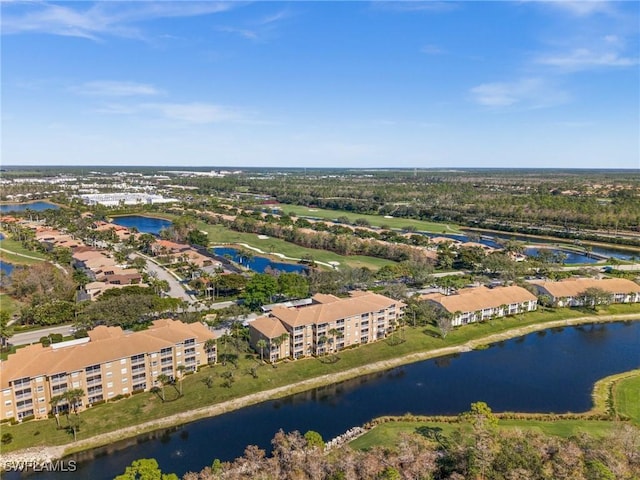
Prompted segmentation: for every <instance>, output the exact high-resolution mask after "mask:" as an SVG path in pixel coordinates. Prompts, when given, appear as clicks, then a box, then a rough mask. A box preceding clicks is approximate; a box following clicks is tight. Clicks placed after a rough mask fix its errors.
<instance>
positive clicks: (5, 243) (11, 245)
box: [0, 232, 47, 265]
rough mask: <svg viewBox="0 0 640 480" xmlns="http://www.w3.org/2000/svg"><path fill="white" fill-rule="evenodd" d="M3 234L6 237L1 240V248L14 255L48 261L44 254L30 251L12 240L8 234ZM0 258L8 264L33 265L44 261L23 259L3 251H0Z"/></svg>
mask: <svg viewBox="0 0 640 480" xmlns="http://www.w3.org/2000/svg"><path fill="white" fill-rule="evenodd" d="M1 233H2V234H3V235H4V238H3V239H2V240H0V248H4V249H7V250H9V251H10V252H13V253H21V254H23V255H28V256H30V257H37V258H41V259H42V260H46V258H47V257H46V256H45V255H44V254H43V253H40V252H33V251H31V250H28V249H26V248H24V247H23V246H22V243H20V242H18V241H16V240H12V239H10V238H9V235H8V234H7V232H1ZM0 258H1V259H2V260H3V261H5V262H7V263H13V264H25V265H31V264H33V263H37V262H40V261H42V260H35V259H32V258H26V257H22V256H20V255H12V254H11V253H7V252H3V251H0Z"/></svg>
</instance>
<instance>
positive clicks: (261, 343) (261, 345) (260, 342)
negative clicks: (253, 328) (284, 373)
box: [256, 338, 267, 362]
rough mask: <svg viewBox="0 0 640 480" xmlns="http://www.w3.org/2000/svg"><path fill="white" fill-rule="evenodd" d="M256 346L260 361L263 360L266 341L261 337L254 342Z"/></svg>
mask: <svg viewBox="0 0 640 480" xmlns="http://www.w3.org/2000/svg"><path fill="white" fill-rule="evenodd" d="M256 346H257V347H258V348H259V349H260V361H261V362H264V349H265V348H266V347H267V341H266V340H265V339H264V338H261V339H260V340H258V341H257V342H256Z"/></svg>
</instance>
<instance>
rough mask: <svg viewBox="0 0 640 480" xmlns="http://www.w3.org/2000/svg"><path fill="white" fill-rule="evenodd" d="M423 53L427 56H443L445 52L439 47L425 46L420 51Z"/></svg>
mask: <svg viewBox="0 0 640 480" xmlns="http://www.w3.org/2000/svg"><path fill="white" fill-rule="evenodd" d="M420 51H421V52H422V53H426V54H427V55H442V54H443V53H445V52H444V50H443V49H442V48H440V47H438V46H437V45H425V46H424V47H422V48H421V49H420Z"/></svg>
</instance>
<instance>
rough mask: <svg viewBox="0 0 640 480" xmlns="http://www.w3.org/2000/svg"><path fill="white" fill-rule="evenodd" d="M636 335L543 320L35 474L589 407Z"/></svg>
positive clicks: (95, 474)
mask: <svg viewBox="0 0 640 480" xmlns="http://www.w3.org/2000/svg"><path fill="white" fill-rule="evenodd" d="M471 328H473V327H471ZM639 344H640V322H638V321H636V322H624V323H623V322H619V323H611V324H601V325H585V326H580V327H567V328H559V329H549V330H544V331H541V332H538V333H533V334H530V335H526V336H524V337H520V338H516V339H512V340H507V341H504V342H500V343H498V344H495V345H493V346H491V347H490V348H488V349H486V350H479V351H472V352H469V353H464V354H461V355H455V356H449V357H443V358H439V359H432V360H426V361H423V362H419V363H414V364H411V365H406V366H402V367H398V368H394V369H392V370H389V371H386V372H381V373H378V374H373V375H368V376H365V377H361V378H357V379H354V380H349V381H346V382H341V383H338V384H335V385H330V386H327V387H323V388H317V389H314V390H311V391H309V392H306V393H301V394H297V395H292V396H290V397H287V398H283V399H280V400H273V401H268V402H264V403H261V404H258V405H254V406H251V407H246V408H243V409H241V410H237V411H235V412H230V413H227V414H225V415H221V416H218V417H212V418H208V419H204V420H200V421H197V422H194V423H191V424H188V425H185V426H182V427H177V428H174V429H170V430H164V431H161V432H156V433H154V434H152V435H147V436H142V437H140V438H137V439H131V440H128V441H122V442H120V443H117V444H113V445H110V446H108V447H104V448H101V449H97V450H94V451H91V452H85V453H80V454H78V455H75V456H74V457H70V458H74V459H76V460H77V461H78V462H79V464H78V471H77V472H75V473H61V472H60V473H44V474H38V476H37V478H38V479H40V478H43V479H71V478H91V479H112V478H113V477H114V476H115V475H117V474H120V473H122V472H123V471H124V469H125V467H126V466H127V465H129V464H130V463H131V462H132V461H133V460H136V459H138V458H150V457H153V458H156V459H157V460H158V462H159V464H160V467H161V468H162V470H163V471H164V472H174V473H177V474H178V475H179V476H182V475H183V474H184V473H185V472H187V471H199V470H201V469H202V468H203V467H204V466H206V465H211V462H212V461H213V459H214V458H220V459H221V460H232V459H234V458H236V457H237V456H240V455H241V454H242V453H243V451H244V448H245V446H246V445H248V444H255V445H258V446H260V447H261V448H266V449H268V448H269V445H270V443H269V442H270V440H271V438H273V435H274V434H275V433H276V432H277V431H278V429H280V428H282V429H284V430H285V431H293V430H299V431H300V432H302V433H304V432H306V431H307V430H316V431H318V432H319V433H320V434H321V435H322V436H323V438H324V439H325V440H329V439H331V438H333V437H335V436H337V435H339V434H341V433H343V432H344V431H346V430H347V429H349V428H351V427H353V426H356V425H362V424H363V423H365V422H367V421H369V420H371V419H372V418H374V417H378V416H381V415H402V414H404V413H407V412H411V413H414V414H425V415H450V414H457V413H460V412H463V411H466V410H468V409H469V406H470V404H471V403H472V402H476V401H485V402H487V403H488V404H489V406H491V408H492V409H493V410H494V411H498V412H500V411H521V412H555V413H562V412H582V411H585V410H588V409H589V408H590V407H591V391H592V388H593V384H594V383H595V382H596V381H597V380H598V379H600V378H603V377H606V376H608V375H611V374H614V373H619V372H623V371H627V370H631V369H634V368H638V366H639V365H640V356H639V355H638V345H639ZM265 368H267V367H265ZM258 374H259V372H258ZM219 383H220V382H218V381H216V386H215V387H214V388H221V387H220V386H219ZM185 395H189V392H188V391H185ZM6 478H7V479H15V478H20V477H19V475H18V474H16V473H11V474H8V475H6Z"/></svg>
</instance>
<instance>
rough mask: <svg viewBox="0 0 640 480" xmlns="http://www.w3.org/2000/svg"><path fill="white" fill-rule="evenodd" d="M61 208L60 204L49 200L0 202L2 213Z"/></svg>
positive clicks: (0, 211)
mask: <svg viewBox="0 0 640 480" xmlns="http://www.w3.org/2000/svg"><path fill="white" fill-rule="evenodd" d="M59 208H60V207H59V206H58V205H54V204H53V203H49V202H29V203H3V204H0V213H9V212H24V211H25V210H33V211H34V212H41V211H42V210H48V209H52V210H57V209H59Z"/></svg>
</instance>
